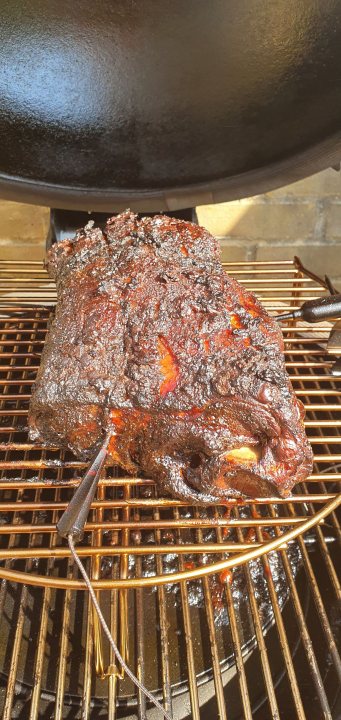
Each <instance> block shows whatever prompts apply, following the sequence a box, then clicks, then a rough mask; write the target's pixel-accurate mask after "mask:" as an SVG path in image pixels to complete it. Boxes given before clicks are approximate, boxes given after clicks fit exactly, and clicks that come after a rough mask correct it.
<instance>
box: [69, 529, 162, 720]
mask: <svg viewBox="0 0 341 720" xmlns="http://www.w3.org/2000/svg"><path fill="white" fill-rule="evenodd" d="M67 539H68V543H69V548H70V551H71V554H72V557H73V559H74V561H75V562H76V563H77V565H78V567H79V570H80V572H81V574H82V576H83V578H84V582H85V584H86V586H87V588H88V590H89V595H90V598H91V600H92V603H93V606H94V608H95V610H96V612H97V615H98V618H99V621H100V623H101V625H102V628H103V631H104V633H105V635H106V636H107V638H108V640H109V643H110V645H111V647H112V649H113V652H114V655H115V657H116V658H117V660H118V662H119V663H120V665H122V667H123V669H124V671H125V672H126V674H127V675H128V677H130V679H131V680H132V682H133V683H134V685H136V687H138V688H139V690H141V692H143V693H144V694H145V695H146V697H147V698H148V700H150V702H152V703H153V704H154V705H155V707H157V709H158V710H160V712H162V715H163V716H164V717H165V718H166V720H173V718H172V716H171V715H169V714H168V712H166V710H164V708H163V707H162V705H161V703H159V701H158V700H157V699H156V697H154V695H152V693H151V692H149V690H147V688H146V687H145V686H144V685H143V684H142V683H141V682H140V680H138V678H137V677H136V676H135V675H134V673H133V672H132V671H131V670H130V668H129V667H128V665H127V663H126V662H125V661H124V660H123V657H122V655H121V653H120V651H119V649H118V647H117V645H116V643H115V641H114V639H113V637H112V635H111V632H110V630H109V628H108V625H107V623H106V621H105V618H104V616H103V613H102V610H101V608H100V606H99V604H98V601H97V598H96V595H95V591H94V589H93V587H92V584H91V580H90V578H89V576H88V574H87V572H86V570H85V567H84V565H83V563H82V561H81V559H80V557H79V556H78V555H77V552H76V548H75V545H74V542H73V538H72V535H68V536H67Z"/></svg>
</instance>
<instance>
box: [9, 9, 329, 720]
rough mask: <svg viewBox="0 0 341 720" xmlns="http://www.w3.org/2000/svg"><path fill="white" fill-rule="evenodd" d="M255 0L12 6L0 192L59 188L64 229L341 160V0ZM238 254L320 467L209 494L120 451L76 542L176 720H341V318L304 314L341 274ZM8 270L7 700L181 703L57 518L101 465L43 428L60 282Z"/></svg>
mask: <svg viewBox="0 0 341 720" xmlns="http://www.w3.org/2000/svg"><path fill="white" fill-rule="evenodd" d="M256 5H257V7H256ZM256 5H254V6H253V4H252V3H251V4H250V3H249V2H244V1H243V0H242V1H241V2H239V3H231V2H229V1H228V0H225V1H223V0H214V2H210V3H203V4H200V3H199V4H198V3H192V2H187V3H186V4H185V7H184V4H183V3H177V2H171V3H170V2H165V3H161V4H160V3H155V2H153V1H152V0H146V1H145V2H143V3H137V4H131V3H126V2H124V1H123V0H120V2H116V3H111V2H102V3H100V4H98V5H96V4H95V5H94V4H93V3H90V2H82V3H80V4H78V3H77V2H74V3H72V4H70V3H66V2H60V0H59V2H58V3H55V2H50V3H48V4H46V3H42V2H39V0H35V2H34V3H30V4H28V5H25V4H24V5H23V4H22V3H15V2H8V3H4V5H3V8H2V14H3V18H2V20H3V22H2V29H3V45H2V48H1V51H0V57H1V61H2V69H3V71H4V72H3V73H2V74H0V92H1V98H2V102H1V107H0V126H1V130H2V135H3V136H4V138H5V142H3V145H2V153H1V159H0V190H1V194H2V196H3V197H7V198H10V199H21V200H24V201H27V202H37V203H40V204H47V205H49V206H50V207H52V208H53V210H52V211H51V231H50V237H49V239H48V243H51V242H57V241H58V240H60V239H61V238H63V237H65V236H70V233H72V232H73V231H74V229H75V228H77V227H80V226H81V225H82V224H84V218H85V217H86V218H88V217H89V215H88V213H92V215H91V217H93V218H94V219H95V220H96V221H97V222H99V223H101V222H103V220H104V218H105V217H107V216H108V215H109V214H110V213H111V214H113V213H115V212H118V211H120V210H121V209H124V208H126V207H131V208H132V209H133V210H135V211H138V212H144V213H146V212H147V213H150V214H153V213H155V212H159V211H164V212H168V213H169V214H171V215H172V214H176V215H177V216H179V217H184V218H186V219H192V218H195V212H194V210H192V207H194V206H196V205H198V204H202V203H206V202H219V201H222V200H226V199H233V198H238V197H243V196H247V195H252V194H254V193H259V192H263V191H266V190H268V189H270V188H274V187H278V186H280V185H283V184H286V183H288V182H290V181H293V180H295V179H299V178H301V177H304V176H306V175H308V174H310V173H312V172H316V171H317V170H319V169H322V168H325V167H328V166H329V165H334V166H337V165H338V163H339V161H340V151H341V138H340V120H341V97H340V92H339V78H340V69H341V67H340V50H339V48H340V46H341V12H340V8H339V5H338V3H333V2H325V0H323V2H322V1H321V2H310V0H300V2H297V1H296V0H295V2H289V3H288V2H287V0H286V2H284V0H283V1H282V0H276V1H275V2H271V3H267V2H261V3H257V4H256ZM56 208H57V209H56ZM225 267H226V271H227V272H228V273H229V274H230V275H231V276H233V277H235V278H236V279H238V280H239V281H240V282H241V283H242V284H243V285H244V286H245V287H246V288H247V289H250V290H253V291H254V292H255V293H256V294H257V296H258V297H259V298H260V299H261V300H262V302H263V304H264V305H265V307H266V308H267V309H268V311H269V312H270V313H271V314H273V315H277V314H281V315H282V314H284V315H285V314H288V313H289V314H291V315H290V316H289V317H288V318H287V319H286V320H284V321H283V323H282V326H283V335H284V344H285V357H286V362H287V368H288V371H289V373H290V376H291V379H292V383H293V387H294V389H295V392H296V394H297V396H298V397H299V398H300V399H301V400H302V402H303V403H304V405H305V408H306V420H305V424H306V430H307V434H308V436H309V439H310V441H311V444H312V447H313V450H314V456H315V463H314V470H313V474H312V475H311V476H310V477H309V478H308V480H307V482H305V483H302V484H301V485H299V486H297V487H296V488H295V490H294V492H293V495H292V496H291V497H289V498H287V499H279V498H277V497H268V498H258V499H257V498H256V499H255V500H253V501H245V502H242V501H236V500H234V501H232V500H231V501H230V502H228V503H225V504H224V505H217V506H214V507H212V506H210V507H203V506H195V507H194V506H189V505H188V504H185V503H183V502H180V501H179V500H175V499H170V498H168V497H163V496H160V495H159V493H158V489H157V487H156V485H155V484H154V483H153V482H152V481H151V480H148V479H146V478H140V477H138V478H133V477H128V476H126V475H125V474H124V473H123V471H121V470H120V469H119V468H117V467H115V466H109V465H105V467H104V468H103V470H102V472H101V476H100V480H99V484H98V488H97V493H96V496H95V499H94V501H93V502H92V505H91V510H90V513H89V516H88V519H87V522H86V525H85V533H84V537H83V540H82V541H81V542H80V543H79V544H78V545H77V552H78V555H79V557H80V558H81V560H82V561H83V562H84V564H85V567H86V569H87V572H88V574H89V576H90V578H91V582H92V585H93V588H94V589H95V593H96V597H97V600H98V602H99V604H100V607H101V609H102V612H103V614H104V616H105V619H106V621H107V623H108V625H109V628H110V631H111V634H112V637H113V638H114V640H115V641H116V643H117V645H118V647H119V650H120V652H121V655H122V657H123V659H124V660H125V661H126V662H127V663H128V665H129V667H130V668H131V669H132V670H133V672H134V673H135V674H136V676H137V677H138V679H139V680H140V681H141V682H142V683H143V684H144V685H146V686H147V687H148V688H149V690H151V691H152V692H153V694H154V696H155V697H156V698H158V699H159V701H160V702H161V703H162V704H163V705H164V708H165V710H166V711H167V712H168V713H169V714H170V715H171V716H172V717H173V718H174V719H175V718H177V719H178V720H189V718H193V720H199V719H200V720H211V718H214V719H215V718H220V719H221V720H244V719H245V720H250V719H252V718H255V720H268V718H276V719H278V720H279V719H280V720H293V718H299V719H300V720H303V719H304V718H307V720H321V719H322V718H329V719H330V720H336V718H339V717H340V716H341V704H340V693H339V688H340V681H341V660H340V656H339V653H338V641H339V629H340V616H339V601H340V585H339V580H338V573H337V571H338V567H337V559H338V554H337V553H338V552H339V548H340V540H341V533H340V524H339V520H338V515H337V510H338V507H339V505H340V502H341V495H340V494H339V492H340V480H341V415H340V410H341V403H340V398H341V385H340V381H341V373H340V360H339V357H340V355H341V341H340V342H338V337H339V335H338V326H337V325H335V326H334V328H333V322H334V320H331V321H329V320H325V319H324V320H321V322H319V323H317V324H314V325H311V324H308V323H307V322H305V321H304V318H303V319H302V318H295V317H294V318H293V317H292V313H293V312H294V311H295V310H298V309H299V308H301V307H302V304H303V303H304V302H306V301H310V300H313V299H315V298H318V297H322V296H326V295H329V294H330V295H333V294H335V292H336V290H335V288H334V287H333V285H332V284H331V282H330V280H329V279H328V278H323V279H320V278H319V277H317V276H316V275H315V274H314V273H313V272H310V271H309V270H306V269H305V268H304V267H303V266H302V264H301V263H300V261H299V260H298V259H297V258H295V259H294V260H293V261H286V262H275V261H274V262H272V261H270V262H266V263H265V262H264V263H262V262H243V263H225ZM0 280H1V285H0V301H1V306H0V362H1V365H0V388H1V404H0V452H1V455H0V471H1V475H0V578H1V586H0V639H1V641H0V687H1V690H0V707H1V713H2V718H3V720H10V719H12V718H20V719H23V720H24V719H25V720H26V718H27V719H29V720H45V719H47V718H52V717H53V718H54V719H55V720H62V719H63V720H64V719H65V720H66V719H67V718H68V719H70V720H71V719H72V720H80V719H82V720H90V718H91V720H93V719H95V718H98V719H100V718H109V719H110V720H114V719H116V718H118V719H120V718H124V719H125V720H133V718H139V719H140V720H143V718H146V719H148V720H153V719H156V718H160V717H161V714H160V711H159V710H157V709H156V708H154V707H153V706H152V705H151V704H150V703H149V702H148V701H147V700H146V698H145V696H144V694H143V693H142V692H140V691H136V688H135V686H134V685H133V683H132V682H131V680H130V679H129V677H127V675H126V673H124V671H122V668H121V666H120V664H119V663H118V662H117V661H116V658H115V656H114V654H113V653H112V651H111V649H110V650H109V645H108V643H107V638H106V637H105V636H104V634H103V632H102V629H101V626H100V623H99V621H98V618H97V615H96V614H95V613H94V611H93V609H92V606H91V603H90V601H89V597H88V593H87V592H86V587H85V585H84V582H83V580H82V578H81V576H80V574H79V571H78V568H77V566H76V565H75V563H74V561H73V559H72V556H71V554H70V551H69V548H68V546H67V544H66V542H65V541H62V540H61V539H60V537H59V536H58V534H57V531H56V524H57V522H58V520H59V519H60V517H61V516H62V514H63V512H64V510H65V508H66V507H67V505H68V503H69V501H70V499H71V497H72V496H73V493H74V491H75V489H76V488H77V486H79V484H80V482H81V479H82V478H83V476H84V474H85V471H86V466H85V464H82V463H81V462H79V461H76V459H75V457H74V456H73V455H72V454H71V453H68V452H61V451H59V450H58V449H57V448H54V447H46V446H44V447H43V446H39V445H37V444H32V443H31V442H30V441H29V439H28V434H27V414H28V405H29V399H30V394H31V388H32V383H33V382H34V379H35V376H36V372H37V369H38V367H39V360H40V355H41V351H42V348H43V344H44V339H45V335H46V332H47V329H48V325H49V322H50V319H51V317H52V316H53V312H54V302H55V297H56V296H55V286H54V284H53V282H52V281H51V280H50V279H49V278H48V276H47V273H46V271H45V269H44V267H43V265H42V264H41V263H37V262H26V261H21V260H20V258H18V259H17V261H0ZM331 331H332V332H331Z"/></svg>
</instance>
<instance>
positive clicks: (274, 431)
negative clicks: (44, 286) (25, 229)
mask: <svg viewBox="0 0 341 720" xmlns="http://www.w3.org/2000/svg"><path fill="white" fill-rule="evenodd" d="M47 266H48V270H49V272H50V275H51V276H52V277H55V279H56V283H57V291H58V302H57V307H56V315H55V319H54V321H53V323H52V327H51V329H50V331H49V333H48V336H47V339H46V343H45V348H44V352H43V355H42V360H41V366H40V370H39V372H38V377H37V381H36V384H35V388H34V392H33V396H32V401H31V407H30V415H29V425H30V436H31V438H32V439H37V440H39V441H40V442H41V441H43V442H49V443H53V444H54V445H55V444H56V445H58V446H60V447H62V448H71V449H72V450H73V451H74V452H75V454H76V455H77V456H79V457H81V458H89V457H91V456H92V455H93V453H94V452H95V451H96V449H97V448H98V447H99V445H100V443H101V442H102V440H103V437H104V435H105V434H106V433H107V432H108V430H109V429H112V431H113V437H112V439H111V442H110V445H109V452H110V454H111V456H112V458H113V460H114V461H115V462H117V463H118V464H119V465H121V466H122V467H123V468H125V469H126V470H127V471H128V472H131V473H143V474H145V475H148V476H149V477H152V478H154V479H155V480H156V481H157V482H158V483H159V484H160V485H161V487H162V488H163V489H164V490H166V491H169V492H170V493H172V494H173V495H175V496H177V497H180V498H183V499H185V500H188V501H191V502H215V501H222V500H223V499H224V498H228V497H243V496H251V497H254V496H266V495H274V494H275V495H282V496H286V495H287V494H288V493H289V492H290V490H291V488H292V487H293V485H294V484H295V483H297V482H300V481H302V480H304V479H305V478H306V477H307V475H308V474H309V473H310V471H311V466H312V452H311V448H310V446H309V444H308V441H307V439H306V436H305V433H304V427H303V419H302V412H301V407H300V406H299V403H298V401H297V400H296V398H295V396H294V394H293V390H292V387H291V384H290V380H289V377H288V375H287V373H286V370H285V366H284V358H283V341H282V335H281V332H280V329H279V327H278V325H277V323H276V321H275V320H273V319H272V318H270V316H269V315H268V314H267V313H266V311H265V310H264V308H263V307H262V305H261V304H260V303H259V302H258V300H257V299H256V298H255V296H254V295H253V294H252V293H250V292H248V291H247V290H245V289H244V288H242V287H241V285H239V284H238V283H237V282H236V281H235V280H233V279H231V278H229V277H228V276H227V275H226V273H225V271H224V270H223V268H222V266H221V264H220V261H219V247H218V243H217V241H216V240H215V239H214V238H213V237H212V236H211V235H210V234H209V233H208V232H207V231H206V230H204V229H203V228H201V227H199V226H197V225H193V224H191V223H186V222H184V221H180V220H177V219H172V218H168V217H164V216H157V217H154V218H142V219H141V220H139V219H138V217H137V216H136V215H134V214H133V213H131V212H129V211H127V212H126V213H123V214H121V215H119V216H118V217H115V218H112V219H111V220H109V221H108V223H107V226H106V228H105V230H104V232H103V233H102V231H101V230H99V229H96V228H93V227H92V225H91V223H89V225H88V226H86V227H85V228H84V229H83V230H80V231H79V232H78V234H77V236H76V237H75V238H74V239H73V240H65V241H63V242H61V243H58V244H57V245H55V246H54V247H53V248H52V250H51V251H50V252H49V254H48V257H47ZM236 451H237V452H236Z"/></svg>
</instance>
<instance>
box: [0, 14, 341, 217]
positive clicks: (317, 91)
mask: <svg viewBox="0 0 341 720" xmlns="http://www.w3.org/2000/svg"><path fill="white" fill-rule="evenodd" d="M1 34H2V41H1V49H0V61H1V63H0V135H1V152H0V194H1V195H2V197H8V198H13V199H22V200H26V201H29V202H39V203H44V204H47V205H52V206H55V207H61V208H74V209H92V210H105V211H110V210H119V209H121V208H123V207H126V206H127V205H129V206H130V207H132V208H133V209H136V210H145V211H148V210H149V211H154V210H161V209H163V210H166V209H168V210H175V209H177V208H180V207H188V206H191V205H196V204H200V203H205V202H212V201H222V200H225V199H232V198H237V197H241V196H246V195H251V194H254V193H256V192H262V191H265V190H269V189H271V188H274V187H276V186H280V185H283V184H285V183H287V182H290V181H293V180H295V179H299V178H301V177H303V176H306V175H308V174H311V173H313V172H316V171H318V170H320V169H322V168H324V167H327V166H328V165H331V164H335V163H337V162H338V161H339V160H340V158H341V133H340V128H341V90H340V87H341V3H340V2H339V0H271V1H270V0H238V1H236V0H210V2H205V1H201V0H199V2H198V0H186V2H183V0H161V1H160V0H143V2H142V0H140V1H139V2H132V1H131V0H115V2H112V0H102V1H101V2H100V3H96V2H94V1H93V0H73V2H69V0H49V2H48V3H47V2H46V1H45V0H30V2H28V1H27V2H26V0H25V1H23V0H5V2H2V3H1Z"/></svg>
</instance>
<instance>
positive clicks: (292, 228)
mask: <svg viewBox="0 0 341 720" xmlns="http://www.w3.org/2000/svg"><path fill="white" fill-rule="evenodd" d="M198 218H199V222H200V224H202V225H204V226H205V227H207V228H208V230H210V231H211V232H212V233H213V234H215V235H216V236H217V237H219V239H220V240H221V246H222V255H223V259H224V260H230V261H234V260H269V259H271V260H277V259H278V260H279V259H281V260H287V259H292V258H293V256H294V255H299V256H300V258H301V260H302V261H303V263H304V264H306V265H307V266H308V267H310V268H312V269H313V270H315V272H317V273H322V274H324V273H327V274H328V275H330V276H331V277H332V278H333V279H339V280H340V281H341V174H340V172H336V171H335V170H332V169H329V170H326V171H324V172H322V173H319V174H317V175H313V176H311V177H310V178H307V179H305V180H301V181H300V182H297V183H294V184H293V185H288V186H287V187H284V188H281V189H279V190H275V191H274V192H269V193H266V194H265V195H257V196H255V197H253V198H247V199H245V200H239V201H237V202H229V203H221V204H220V205H205V206H201V207H199V208H198ZM48 222H49V212H48V210H47V209H46V208H41V207H35V206H33V205H31V206H30V205H22V204H19V203H12V202H5V201H0V257H1V258H18V259H23V260H24V259H26V260H38V259H40V258H43V256H44V247H45V238H46V234H47V229H48ZM340 284H341V282H340Z"/></svg>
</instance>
